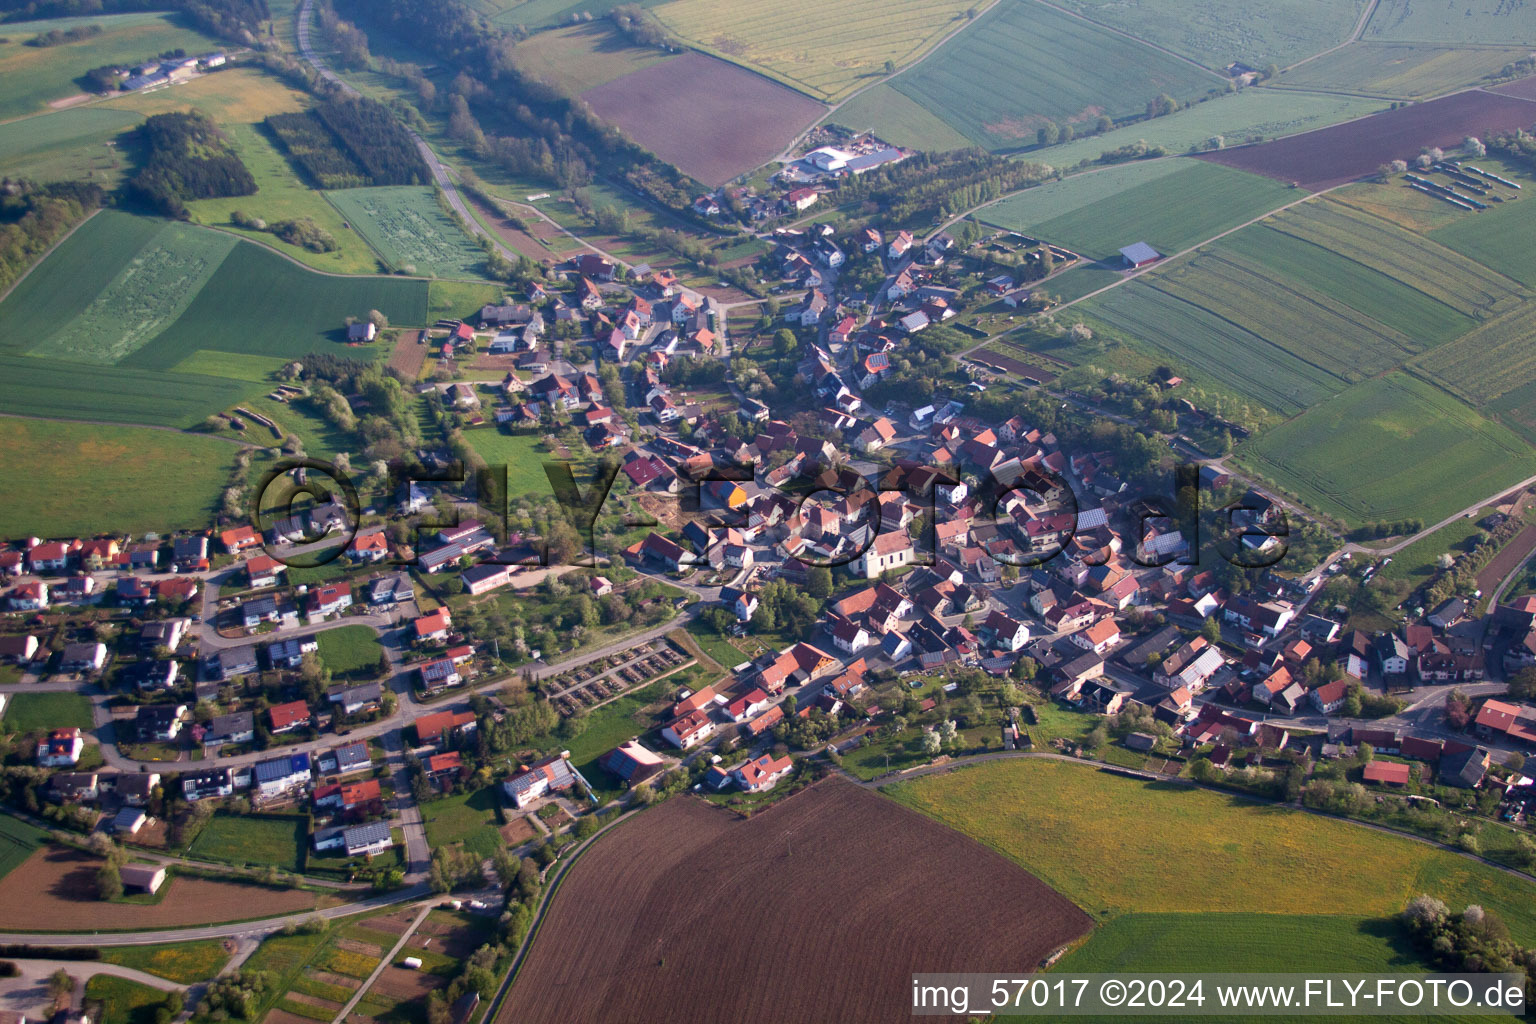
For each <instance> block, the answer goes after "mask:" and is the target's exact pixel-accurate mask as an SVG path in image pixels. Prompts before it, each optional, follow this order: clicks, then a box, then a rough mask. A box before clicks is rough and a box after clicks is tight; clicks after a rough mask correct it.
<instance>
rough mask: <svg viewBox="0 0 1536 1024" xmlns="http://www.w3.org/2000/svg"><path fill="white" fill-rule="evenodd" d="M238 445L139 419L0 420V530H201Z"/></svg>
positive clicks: (16, 534) (207, 522)
mask: <svg viewBox="0 0 1536 1024" xmlns="http://www.w3.org/2000/svg"><path fill="white" fill-rule="evenodd" d="M238 450H239V449H237V448H236V447H235V446H234V445H232V444H229V443H227V442H224V441H218V440H215V439H213V438H207V437H198V436H196V435H191V434H179V433H174V432H170V431H162V430H151V429H148V428H145V427H119V426H109V425H106V424H84V423H61V422H57V421H47V420H32V419H16V418H10V417H5V418H0V475H3V477H4V479H5V480H6V481H8V483H7V485H6V500H5V502H3V503H0V535H3V536H7V537H20V536H25V535H27V534H39V535H41V536H62V535H65V534H77V535H81V536H90V535H92V534H96V533H103V532H116V533H132V534H138V533H144V532H147V531H151V530H153V531H158V532H162V533H163V532H165V531H168V530H186V529H206V528H207V527H208V526H210V525H212V523H213V515H214V512H215V511H216V510H217V507H218V503H219V496H220V493H221V491H222V490H223V488H224V486H225V484H226V483H227V481H228V478H229V473H230V470H231V469H232V468H233V466H234V461H235V454H236V452H237V451H238Z"/></svg>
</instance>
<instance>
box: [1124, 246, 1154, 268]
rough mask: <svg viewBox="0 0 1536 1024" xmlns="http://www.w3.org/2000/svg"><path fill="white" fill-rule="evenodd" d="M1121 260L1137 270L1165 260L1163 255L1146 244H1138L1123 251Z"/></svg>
mask: <svg viewBox="0 0 1536 1024" xmlns="http://www.w3.org/2000/svg"><path fill="white" fill-rule="evenodd" d="M1120 258H1121V259H1123V260H1125V265H1126V266H1127V267H1129V268H1130V269H1132V270H1135V269H1136V268H1137V267H1145V266H1148V265H1150V264H1153V263H1156V262H1157V261H1158V260H1160V259H1162V258H1163V254H1162V253H1160V252H1158V251H1157V250H1156V249H1154V248H1152V247H1151V246H1150V245H1148V244H1147V243H1146V242H1136V243H1134V244H1132V245H1128V246H1126V247H1125V248H1124V249H1121V250H1120Z"/></svg>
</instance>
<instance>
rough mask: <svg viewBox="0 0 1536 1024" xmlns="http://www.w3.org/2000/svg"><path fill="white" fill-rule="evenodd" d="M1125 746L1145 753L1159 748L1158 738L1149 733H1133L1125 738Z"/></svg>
mask: <svg viewBox="0 0 1536 1024" xmlns="http://www.w3.org/2000/svg"><path fill="white" fill-rule="evenodd" d="M1125 745H1126V746H1128V747H1130V748H1131V749H1132V750H1140V751H1143V752H1145V751H1148V750H1151V749H1152V748H1153V747H1155V746H1157V737H1156V736H1153V735H1152V734H1151V733H1149V732H1133V733H1131V734H1130V735H1129V736H1127V737H1126V738H1125Z"/></svg>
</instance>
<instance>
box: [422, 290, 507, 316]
mask: <svg viewBox="0 0 1536 1024" xmlns="http://www.w3.org/2000/svg"><path fill="white" fill-rule="evenodd" d="M505 297H506V288H504V287H503V286H502V285H499V284H481V283H478V282H474V281H433V282H432V283H431V284H429V285H428V286H427V319H428V320H437V319H439V318H441V317H451V318H453V319H455V320H463V319H466V318H471V317H474V316H475V315H476V314H478V313H479V312H480V307H481V306H487V305H494V304H496V303H498V302H501V301H502V300H503V299H504V298H505Z"/></svg>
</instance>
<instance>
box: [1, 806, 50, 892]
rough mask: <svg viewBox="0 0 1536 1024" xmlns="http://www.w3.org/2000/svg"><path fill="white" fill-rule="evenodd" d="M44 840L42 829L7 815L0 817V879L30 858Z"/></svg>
mask: <svg viewBox="0 0 1536 1024" xmlns="http://www.w3.org/2000/svg"><path fill="white" fill-rule="evenodd" d="M44 838H45V833H44V832H43V830H42V829H40V828H36V827H34V826H33V825H30V824H28V823H27V822H25V821H22V820H21V819H20V818H13V817H11V816H10V815H9V814H4V815H0V878H4V877H5V876H6V875H8V874H10V873H11V871H12V869H14V868H15V867H16V866H17V865H18V864H20V863H21V862H22V861H24V860H26V859H27V858H28V857H30V856H32V853H33V851H34V850H36V849H37V848H38V847H39V846H41V845H42V842H43V839H44Z"/></svg>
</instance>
